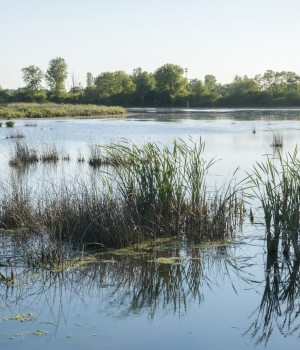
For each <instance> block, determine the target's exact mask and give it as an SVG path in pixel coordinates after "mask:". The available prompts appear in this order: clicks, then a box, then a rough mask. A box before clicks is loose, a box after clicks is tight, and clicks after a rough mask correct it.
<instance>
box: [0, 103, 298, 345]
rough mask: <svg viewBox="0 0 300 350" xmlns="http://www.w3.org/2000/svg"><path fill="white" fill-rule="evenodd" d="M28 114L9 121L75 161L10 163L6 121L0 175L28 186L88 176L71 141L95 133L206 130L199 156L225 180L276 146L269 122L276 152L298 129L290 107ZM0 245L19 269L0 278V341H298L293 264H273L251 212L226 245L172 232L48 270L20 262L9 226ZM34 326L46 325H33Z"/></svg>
mask: <svg viewBox="0 0 300 350" xmlns="http://www.w3.org/2000/svg"><path fill="white" fill-rule="evenodd" d="M26 123H28V121H24V120H18V121H16V127H15V128H14V130H13V131H22V132H23V133H24V134H25V137H26V138H25V140H26V142H29V143H31V144H32V145H33V146H37V147H42V145H43V144H45V143H55V145H56V146H57V147H58V148H59V150H60V151H63V152H66V153H69V154H70V155H71V161H70V162H68V163H66V162H60V163H59V164H58V165H57V166H56V167H51V166H50V167H49V166H45V165H42V164H37V165H36V166H35V167H31V168H29V169H27V170H26V171H24V172H23V173H22V172H21V173H20V172H16V170H14V169H11V168H10V167H9V165H8V160H9V152H10V149H11V147H12V144H13V142H14V141H13V140H12V139H6V136H7V135H8V134H9V132H10V130H8V129H7V128H2V129H0V152H1V153H0V162H1V163H0V164H1V174H0V177H1V180H2V181H7V180H8V178H10V177H18V178H22V179H25V180H26V181H29V182H30V183H31V184H32V185H34V184H36V183H39V184H43V181H45V180H47V181H54V179H55V178H58V177H61V176H67V178H68V179H69V180H70V179H72V178H78V176H82V177H83V178H87V177H90V176H93V177H95V176H97V175H95V171H94V170H92V169H91V168H90V167H89V166H88V164H87V162H85V163H83V164H78V163H77V153H78V152H80V153H82V154H84V155H85V157H86V158H88V154H89V153H88V152H89V149H88V145H89V144H91V143H97V144H104V143H108V142H111V141H112V142H115V141H120V140H122V139H123V138H126V139H128V140H130V141H133V142H135V143H144V142H146V141H153V140H154V141H158V142H161V143H163V144H170V143H171V142H172V140H173V139H175V138H176V139H178V138H182V139H185V140H188V138H189V137H192V138H193V139H197V138H199V137H201V138H202V140H204V141H205V144H206V148H205V157H206V158H207V159H211V158H212V157H214V158H215V159H216V160H219V161H218V162H217V163H216V164H215V165H214V167H213V171H212V172H211V181H212V182H216V183H220V182H222V181H224V179H226V177H228V176H230V175H229V174H231V173H232V172H233V171H234V170H235V169H236V168H237V167H240V168H241V171H240V175H239V176H240V178H243V177H244V176H245V171H250V170H251V168H252V166H253V164H254V162H255V161H259V160H261V159H263V156H264V155H265V154H271V155H272V154H273V149H272V147H271V146H270V145H271V143H272V133H273V132H280V133H281V134H282V135H283V143H284V148H283V152H289V151H292V150H293V149H294V147H295V146H296V145H297V143H298V141H299V139H300V138H299V136H300V110H297V109H294V110H219V111H215V110H206V111H204V110H201V111H192V110H157V109H150V110H139V109H136V110H132V111H131V113H130V115H129V117H128V118H127V119H104V120H103V119H102V120H99V119H91V120H84V119H82V120H81V119H76V120H65V119H64V120H53V119H51V120H37V121H34V123H36V124H37V126H35V127H28V126H25V124H26ZM253 127H255V129H256V134H253V133H252V129H253ZM275 156H276V154H275ZM0 254H1V255H0V257H1V259H0V260H1V261H0V271H1V273H3V274H5V273H9V271H7V270H6V268H5V267H4V266H2V267H1V265H5V262H6V261H7V260H8V259H9V258H10V257H11V256H13V261H14V269H15V272H16V275H17V276H18V277H16V278H15V284H14V285H13V286H12V285H9V286H7V285H6V284H5V283H0V293H1V294H0V318H1V320H0V346H1V347H2V348H5V349H27V348H28V349H29V348H30V349H40V348H43V349H53V348H57V349H87V348H88V349H253V348H257V349H260V348H265V347H267V348H269V349H283V348H285V347H288V348H289V349H298V348H299V343H300V340H299V337H300V316H299V311H300V299H299V297H300V295H299V264H298V263H297V262H295V261H285V260H284V259H281V258H280V261H279V262H277V263H273V264H272V265H268V262H267V259H266V254H265V242H264V229H263V228H262V227H260V226H257V227H256V226H251V225H249V224H248V223H247V222H246V223H245V225H244V228H243V232H242V233H240V234H238V235H237V237H236V239H234V240H232V241H229V242H226V243H225V244H216V245H212V246H204V247H203V246H202V247H199V246H198V247H193V246H189V245H187V244H186V245H184V244H183V243H182V242H181V243H178V242H176V241H170V242H167V243H166V244H164V245H161V246H155V247H152V248H151V249H144V250H141V251H138V252H136V251H134V252H132V251H131V252H127V253H126V252H113V253H107V254H104V255H100V256H97V257H96V258H95V259H94V260H93V261H92V262H91V263H90V264H87V265H82V266H76V267H75V268H70V269H68V270H67V271H57V272H53V273H50V272H49V271H47V270H46V271H45V270H44V271H40V270H38V269H36V270H32V269H29V268H28V267H26V266H25V265H24V263H22V258H21V255H18V254H20V253H19V252H18V248H16V247H15V246H14V242H13V241H12V240H11V239H10V238H9V237H6V236H5V235H3V236H2V237H1V239H0ZM170 257H171V258H172V259H171V260H164V259H162V258H170ZM170 262H173V263H172V264H170ZM17 314H32V316H31V317H32V319H29V320H28V321H26V322H20V321H18V320H14V319H10V318H13V317H14V316H15V315H17ZM37 330H40V331H42V332H40V333H42V334H40V335H35V334H33V333H34V332H36V331H37ZM44 332H47V333H45V334H43V333H44Z"/></svg>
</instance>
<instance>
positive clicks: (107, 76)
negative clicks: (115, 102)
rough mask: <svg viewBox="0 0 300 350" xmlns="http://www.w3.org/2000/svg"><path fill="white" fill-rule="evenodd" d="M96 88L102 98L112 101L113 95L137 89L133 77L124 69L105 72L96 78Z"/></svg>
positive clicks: (129, 92) (124, 93)
mask: <svg viewBox="0 0 300 350" xmlns="http://www.w3.org/2000/svg"><path fill="white" fill-rule="evenodd" d="M95 85H96V90H97V93H98V96H99V97H100V99H103V100H104V101H107V102H110V100H111V97H113V96H116V95H120V94H122V95H127V94H131V93H133V92H134V91H135V84H134V83H133V81H132V79H131V77H130V76H129V75H128V74H126V73H125V72H123V71H117V72H104V73H102V74H100V75H99V76H98V77H97V78H96V79H95Z"/></svg>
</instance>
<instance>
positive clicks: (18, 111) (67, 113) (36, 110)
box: [0, 103, 127, 118]
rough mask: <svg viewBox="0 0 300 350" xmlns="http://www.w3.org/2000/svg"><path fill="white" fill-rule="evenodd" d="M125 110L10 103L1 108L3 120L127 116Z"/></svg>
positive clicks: (89, 106)
mask: <svg viewBox="0 0 300 350" xmlns="http://www.w3.org/2000/svg"><path fill="white" fill-rule="evenodd" d="M126 113H127V111H126V109H125V108H122V107H114V106H98V105H80V104H77V105H68V104H55V103H41V104H39V103H10V104H7V105H5V106H0V117H2V118H57V117H80V116H82V117H93V116H110V115H114V116H116V115H125V114H126Z"/></svg>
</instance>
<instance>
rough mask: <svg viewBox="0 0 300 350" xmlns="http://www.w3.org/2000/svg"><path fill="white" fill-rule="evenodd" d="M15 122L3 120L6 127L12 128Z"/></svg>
mask: <svg viewBox="0 0 300 350" xmlns="http://www.w3.org/2000/svg"><path fill="white" fill-rule="evenodd" d="M15 124H16V123H15V122H13V121H11V120H9V121H7V122H5V125H6V127H7V128H13V127H14V126H15Z"/></svg>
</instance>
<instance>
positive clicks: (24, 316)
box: [0, 313, 36, 322]
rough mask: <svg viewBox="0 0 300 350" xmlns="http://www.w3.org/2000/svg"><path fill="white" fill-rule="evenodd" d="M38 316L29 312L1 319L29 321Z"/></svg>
mask: <svg viewBox="0 0 300 350" xmlns="http://www.w3.org/2000/svg"><path fill="white" fill-rule="evenodd" d="M35 318H36V316H35V315H34V314H32V313H29V314H16V315H14V316H8V317H3V318H1V319H0V320H2V321H19V322H28V321H33V320H34V319H35Z"/></svg>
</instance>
